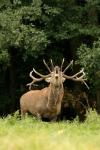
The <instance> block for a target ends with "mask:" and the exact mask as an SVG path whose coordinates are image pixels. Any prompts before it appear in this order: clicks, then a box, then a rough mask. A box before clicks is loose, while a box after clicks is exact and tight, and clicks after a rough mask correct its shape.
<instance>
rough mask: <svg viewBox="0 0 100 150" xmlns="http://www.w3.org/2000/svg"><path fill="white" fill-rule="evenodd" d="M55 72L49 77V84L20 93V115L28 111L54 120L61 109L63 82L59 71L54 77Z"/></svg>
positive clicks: (39, 116)
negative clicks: (39, 88)
mask: <svg viewBox="0 0 100 150" xmlns="http://www.w3.org/2000/svg"><path fill="white" fill-rule="evenodd" d="M55 74H56V73H55V72H54V74H52V77H51V79H50V85H49V86H48V87H46V88H43V89H41V90H31V91H28V92H27V93H25V94H24V95H22V97H21V98H20V107H21V115H22V116H24V115H25V114H26V112H30V113H31V114H33V115H34V116H36V117H38V118H41V119H42V118H48V119H49V120H50V121H51V120H56V118H57V115H58V114H59V113H60V110H61V102H62V98H63V93H64V89H63V82H64V79H63V78H62V74H61V72H60V71H58V73H57V75H58V76H57V78H56V77H55Z"/></svg>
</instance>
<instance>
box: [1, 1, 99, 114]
mask: <svg viewBox="0 0 100 150" xmlns="http://www.w3.org/2000/svg"><path fill="white" fill-rule="evenodd" d="M63 58H65V63H64V67H65V66H66V65H68V63H69V62H70V61H71V60H72V59H73V60H74V66H73V69H72V70H71V69H69V70H68V72H66V73H67V74H74V73H75V72H77V71H79V70H80V69H81V68H82V67H84V69H85V72H86V77H87V84H88V85H89V87H90V89H89V90H87V89H86V87H85V86H84V85H80V84H78V83H73V82H69V81H66V82H65V84H64V87H67V88H68V89H71V90H75V89H80V88H81V89H82V90H83V91H85V92H86V93H87V94H88V97H89V99H90V101H92V100H95V101H96V102H97V110H98V112H100V1H99V0H0V115H7V114H8V113H12V112H14V111H16V110H17V109H19V99H20V96H21V95H22V94H23V93H25V92H26V91H28V87H27V86H26V84H27V83H29V82H31V79H30V78H29V72H30V71H31V70H32V68H33V67H34V68H35V69H36V70H37V71H39V72H41V73H43V74H47V73H48V72H47V69H46V68H45V66H44V64H43V59H45V60H46V62H47V63H48V64H50V62H49V60H50V59H52V60H53V62H54V64H55V65H61V62H62V59H63ZM37 84H38V85H39V86H38V87H37V88H43V87H44V86H47V85H45V82H43V83H37ZM35 88H36V87H35Z"/></svg>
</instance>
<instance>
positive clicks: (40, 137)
mask: <svg viewBox="0 0 100 150" xmlns="http://www.w3.org/2000/svg"><path fill="white" fill-rule="evenodd" d="M0 150H100V116H98V115H97V113H96V112H95V111H91V112H90V114H88V116H87V119H86V121H85V122H84V123H79V122H78V119H76V120H75V121H73V122H68V121H62V122H55V123H50V122H49V123H47V122H42V121H40V120H37V119H35V118H31V117H28V116H27V117H26V118H25V119H23V120H21V119H20V118H19V115H18V113H15V114H14V116H10V115H9V116H8V117H6V118H1V119H0Z"/></svg>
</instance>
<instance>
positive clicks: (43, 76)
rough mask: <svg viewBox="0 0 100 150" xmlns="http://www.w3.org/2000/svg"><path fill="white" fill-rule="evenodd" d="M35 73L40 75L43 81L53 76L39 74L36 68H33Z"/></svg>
mask: <svg viewBox="0 0 100 150" xmlns="http://www.w3.org/2000/svg"><path fill="white" fill-rule="evenodd" d="M33 71H34V72H35V73H36V74H37V75H39V76H40V77H42V78H43V79H45V78H48V77H50V76H51V74H48V75H43V74H41V73H39V72H37V71H36V70H35V69H34V68H33Z"/></svg>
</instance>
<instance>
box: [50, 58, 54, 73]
mask: <svg viewBox="0 0 100 150" xmlns="http://www.w3.org/2000/svg"><path fill="white" fill-rule="evenodd" d="M50 62H51V66H52V70H53V69H54V65H53V61H52V59H50Z"/></svg>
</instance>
